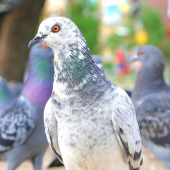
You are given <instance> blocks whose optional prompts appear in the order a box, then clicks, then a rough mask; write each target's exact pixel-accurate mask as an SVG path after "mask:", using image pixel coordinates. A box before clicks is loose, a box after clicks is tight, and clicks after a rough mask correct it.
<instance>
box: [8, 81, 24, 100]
mask: <svg viewBox="0 0 170 170" xmlns="http://www.w3.org/2000/svg"><path fill="white" fill-rule="evenodd" d="M23 86H24V84H23V83H14V82H8V88H9V90H10V92H11V94H12V95H13V97H14V98H15V97H18V96H19V95H20V93H21V91H22V89H23Z"/></svg>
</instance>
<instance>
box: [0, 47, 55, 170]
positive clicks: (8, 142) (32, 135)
mask: <svg viewBox="0 0 170 170" xmlns="http://www.w3.org/2000/svg"><path fill="white" fill-rule="evenodd" d="M53 56H54V55H53V52H52V50H51V49H50V48H49V47H48V48H47V49H42V48H41V45H36V46H35V47H33V48H32V49H31V52H30V66H29V72H28V79H27V81H26V83H25V85H24V88H23V90H22V92H21V94H20V96H19V97H18V98H16V99H15V100H14V101H13V102H12V103H11V104H10V105H9V107H8V108H7V109H6V110H5V111H4V112H3V114H2V115H1V116H0V160H6V161H7V162H8V170H15V169H16V168H17V167H18V166H19V165H20V163H22V162H23V161H24V160H26V159H31V161H32V163H33V166H34V170H41V166H42V158H43V155H44V152H45V150H46V148H47V146H48V143H47V140H46V137H45V133H44V123H43V111H44V107H45V104H46V102H47V100H48V99H49V97H50V95H51V92H52V83H53V75H54V66H53ZM42 72H43V74H42ZM45 101H46V102H45Z"/></svg>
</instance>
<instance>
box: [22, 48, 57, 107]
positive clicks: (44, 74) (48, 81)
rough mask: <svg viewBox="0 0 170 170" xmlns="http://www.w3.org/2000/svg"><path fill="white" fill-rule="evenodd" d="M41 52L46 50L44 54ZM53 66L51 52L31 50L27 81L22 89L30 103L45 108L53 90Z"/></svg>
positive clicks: (48, 49)
mask: <svg viewBox="0 0 170 170" xmlns="http://www.w3.org/2000/svg"><path fill="white" fill-rule="evenodd" d="M43 50H46V51H45V52H44V51H43ZM53 77H54V66H53V53H52V50H51V49H50V48H49V47H47V49H40V50H39V51H34V50H32V51H31V53H30V66H29V71H28V79H27V81H26V83H25V86H24V88H23V91H22V93H23V95H24V96H25V97H26V98H27V99H29V100H30V101H31V102H33V103H35V104H37V105H39V106H41V107H45V104H46V103H47V101H48V99H49V98H50V96H51V92H52V88H53Z"/></svg>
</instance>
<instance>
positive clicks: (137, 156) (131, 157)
mask: <svg viewBox="0 0 170 170" xmlns="http://www.w3.org/2000/svg"><path fill="white" fill-rule="evenodd" d="M114 93H116V94H114V95H115V96H116V98H115V99H114V104H113V114H112V121H113V126H114V131H115V133H116V136H117V139H118V141H119V144H120V146H121V148H122V149H123V152H124V154H125V160H126V162H129V164H130V166H131V169H132V170H136V169H138V168H140V165H141V164H142V154H141V151H142V143H141V139H140V131H139V126H138V123H137V120H136V114H135V110H134V107H133V104H132V102H131V100H130V98H129V97H128V95H127V94H126V93H125V92H124V91H123V90H122V89H120V88H117V90H115V92H114Z"/></svg>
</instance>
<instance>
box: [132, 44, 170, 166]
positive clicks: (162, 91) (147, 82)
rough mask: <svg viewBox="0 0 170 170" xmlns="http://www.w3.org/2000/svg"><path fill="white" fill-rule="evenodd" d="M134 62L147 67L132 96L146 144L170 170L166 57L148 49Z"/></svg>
mask: <svg viewBox="0 0 170 170" xmlns="http://www.w3.org/2000/svg"><path fill="white" fill-rule="evenodd" d="M134 60H139V61H141V62H142V63H143V66H142V68H141V70H140V71H139V72H138V75H137V80H136V84H135V88H134V90H133V93H132V101H133V103H134V106H135V110H136V114H137V120H138V123H139V127H140V131H141V136H142V137H141V138H142V144H143V145H144V146H145V147H146V148H147V149H148V150H149V151H151V152H152V153H153V154H154V155H155V156H156V157H157V158H158V159H159V160H160V161H161V162H162V163H163V164H164V165H165V167H166V168H167V169H170V90H169V87H168V85H167V84H166V83H165V81H164V77H163V71H164V65H165V63H164V58H163V54H162V52H161V51H160V50H158V49H157V48H156V47H154V46H151V45H147V46H143V47H141V48H139V50H138V55H137V58H136V59H134Z"/></svg>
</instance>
